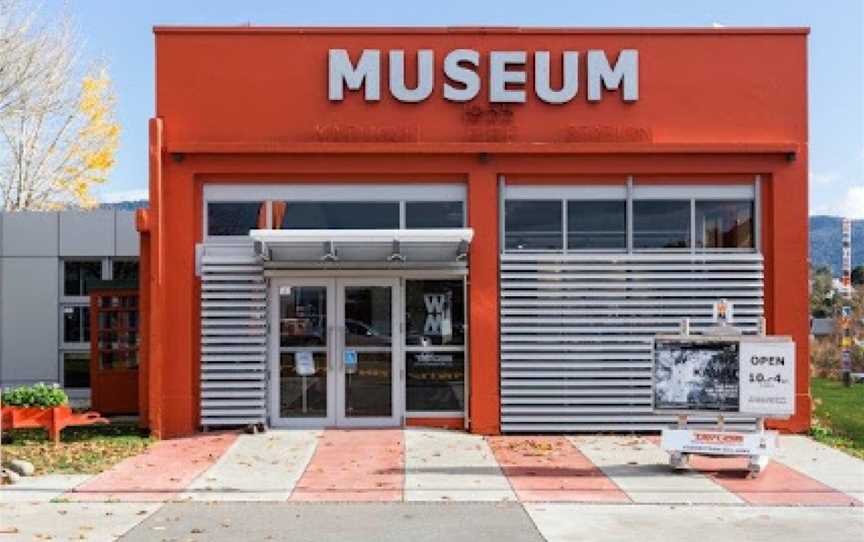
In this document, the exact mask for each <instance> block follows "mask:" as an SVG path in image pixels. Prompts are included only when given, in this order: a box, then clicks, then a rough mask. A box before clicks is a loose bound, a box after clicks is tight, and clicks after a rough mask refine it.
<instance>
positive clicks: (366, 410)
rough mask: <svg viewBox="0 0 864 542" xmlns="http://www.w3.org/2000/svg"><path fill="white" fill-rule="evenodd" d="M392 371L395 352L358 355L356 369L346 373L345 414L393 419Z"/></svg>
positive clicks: (362, 353)
mask: <svg viewBox="0 0 864 542" xmlns="http://www.w3.org/2000/svg"><path fill="white" fill-rule="evenodd" d="M392 372H393V353H392V352H389V351H388V352H358V353H357V364H356V366H355V368H353V369H351V370H346V373H345V415H346V416H348V417H375V416H390V415H391V414H392V413H393V375H392Z"/></svg>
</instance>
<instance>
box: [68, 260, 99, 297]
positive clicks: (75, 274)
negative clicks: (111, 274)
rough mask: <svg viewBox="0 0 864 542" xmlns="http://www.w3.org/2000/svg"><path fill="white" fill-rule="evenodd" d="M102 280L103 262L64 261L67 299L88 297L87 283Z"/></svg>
mask: <svg viewBox="0 0 864 542" xmlns="http://www.w3.org/2000/svg"><path fill="white" fill-rule="evenodd" d="M101 278H102V261H101V260H64V261H63V295H64V296H65V297H81V296H86V295H87V281H88V280H99V279H101Z"/></svg>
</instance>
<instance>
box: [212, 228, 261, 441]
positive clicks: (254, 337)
mask: <svg viewBox="0 0 864 542" xmlns="http://www.w3.org/2000/svg"><path fill="white" fill-rule="evenodd" d="M199 254H200V256H201V257H200V263H201V265H200V270H201V405H200V407H201V425H202V426H205V427H208V426H209V427H228V426H240V425H247V424H258V423H264V422H265V420H266V404H265V401H266V384H267V310H266V309H267V302H266V285H265V282H264V266H263V263H262V261H261V259H260V258H259V257H257V256H256V255H255V253H254V252H253V250H252V247H251V246H250V245H224V244H220V245H203V246H201V247H199Z"/></svg>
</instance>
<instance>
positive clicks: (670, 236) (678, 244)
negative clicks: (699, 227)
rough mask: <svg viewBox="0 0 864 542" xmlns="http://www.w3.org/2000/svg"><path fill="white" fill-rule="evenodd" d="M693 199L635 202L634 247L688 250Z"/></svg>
mask: <svg viewBox="0 0 864 542" xmlns="http://www.w3.org/2000/svg"><path fill="white" fill-rule="evenodd" d="M689 246H690V200H637V201H634V202H633V248H637V249H639V248H655V249H661V248H688V247H689Z"/></svg>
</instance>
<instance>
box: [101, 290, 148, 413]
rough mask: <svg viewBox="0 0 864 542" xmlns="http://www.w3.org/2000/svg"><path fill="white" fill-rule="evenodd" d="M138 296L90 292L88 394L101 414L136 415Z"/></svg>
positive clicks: (128, 291) (123, 292) (113, 291)
mask: <svg viewBox="0 0 864 542" xmlns="http://www.w3.org/2000/svg"><path fill="white" fill-rule="evenodd" d="M138 325H139V317H138V292H137V291H136V290H93V291H91V292H90V390H91V391H90V394H91V398H90V401H91V406H92V408H93V410H95V411H97V412H99V413H101V414H137V413H138V344H139V329H138Z"/></svg>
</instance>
